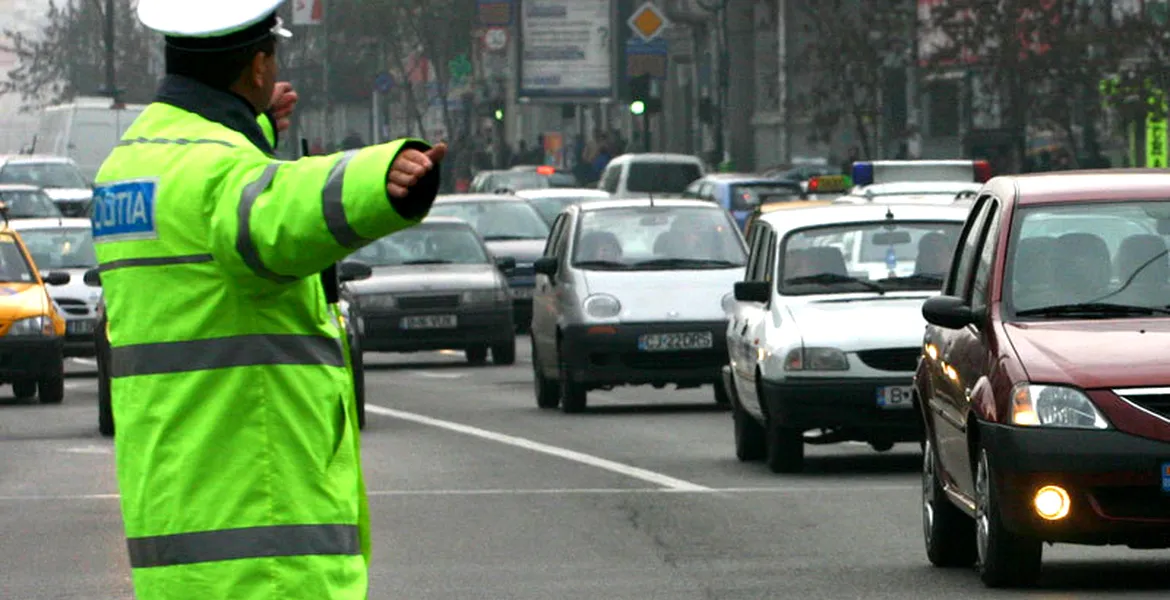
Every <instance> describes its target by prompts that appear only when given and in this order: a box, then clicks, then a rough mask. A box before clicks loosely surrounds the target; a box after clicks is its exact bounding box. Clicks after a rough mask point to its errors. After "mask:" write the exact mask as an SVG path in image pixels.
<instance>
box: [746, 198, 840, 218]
mask: <svg viewBox="0 0 1170 600" xmlns="http://www.w3.org/2000/svg"><path fill="white" fill-rule="evenodd" d="M833 202H834V201H833V200H792V201H789V202H768V203H765V204H761V205H760V206H759V209H760V213H761V214H765V215H766V214H768V213H771V212H776V211H778V210H797V209H801V208H816V207H818V206H832V205H833Z"/></svg>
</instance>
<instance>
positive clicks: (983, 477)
mask: <svg viewBox="0 0 1170 600" xmlns="http://www.w3.org/2000/svg"><path fill="white" fill-rule="evenodd" d="M988 470H989V466H988V464H987V452H986V451H982V452H980V454H979V466H978V467H976V469H975V548H976V549H977V550H978V551H979V562H980V564H982V563H984V562H985V561H986V560H987V544H988V542H989V537H990V530H991V516H990V515H989V514H988V513H987V511H988V510H989V509H990V506H991V481H990V479H989V474H988Z"/></svg>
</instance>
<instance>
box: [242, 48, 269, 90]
mask: <svg viewBox="0 0 1170 600" xmlns="http://www.w3.org/2000/svg"><path fill="white" fill-rule="evenodd" d="M275 58H276V57H275V56H274V55H272V54H267V53H265V52H264V51H259V52H256V54H253V55H252V64H251V65H250V66H249V71H248V75H249V78H250V79H251V80H252V85H254V86H256V89H260V90H262V89H264V88H265V83H266V82H267V79H268V78H269V73H268V70H269V69H270V68H271V66H270V65H269V64H268V63H269V61H273V60H274V59H275Z"/></svg>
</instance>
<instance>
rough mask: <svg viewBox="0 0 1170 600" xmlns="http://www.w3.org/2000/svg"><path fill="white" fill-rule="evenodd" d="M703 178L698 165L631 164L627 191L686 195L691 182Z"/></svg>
mask: <svg viewBox="0 0 1170 600" xmlns="http://www.w3.org/2000/svg"><path fill="white" fill-rule="evenodd" d="M702 176H703V171H702V169H700V168H699V165H698V164H697V163H689V162H648V161H637V160H635V161H632V162H630V175H629V179H628V181H627V182H626V189H627V190H629V191H631V192H635V193H650V194H685V193H686V191H687V187H688V186H690V185H691V182H693V181H694V180H696V179H698V178H700V177H702Z"/></svg>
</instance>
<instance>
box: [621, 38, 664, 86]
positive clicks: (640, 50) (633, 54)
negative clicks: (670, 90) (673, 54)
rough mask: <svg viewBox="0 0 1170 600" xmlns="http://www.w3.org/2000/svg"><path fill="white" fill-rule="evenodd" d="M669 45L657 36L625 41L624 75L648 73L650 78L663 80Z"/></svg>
mask: <svg viewBox="0 0 1170 600" xmlns="http://www.w3.org/2000/svg"><path fill="white" fill-rule="evenodd" d="M668 55H669V47H668V46H667V44H666V40H665V39H663V38H659V39H656V40H652V41H649V42H644V41H642V40H640V39H638V38H630V39H629V40H627V41H626V77H637V76H639V75H649V76H650V78H651V79H658V80H665V79H666V67H667V62H668V58H667V57H668Z"/></svg>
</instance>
